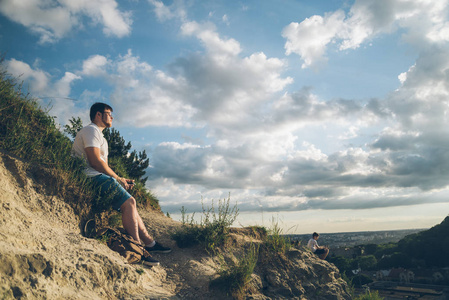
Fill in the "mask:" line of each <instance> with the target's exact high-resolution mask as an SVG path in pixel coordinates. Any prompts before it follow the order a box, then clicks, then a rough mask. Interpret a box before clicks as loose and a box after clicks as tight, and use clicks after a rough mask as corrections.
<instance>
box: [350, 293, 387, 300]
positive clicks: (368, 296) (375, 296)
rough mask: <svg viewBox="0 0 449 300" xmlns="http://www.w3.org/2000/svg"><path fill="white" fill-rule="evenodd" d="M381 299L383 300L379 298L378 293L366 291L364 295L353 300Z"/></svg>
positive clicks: (381, 298)
mask: <svg viewBox="0 0 449 300" xmlns="http://www.w3.org/2000/svg"><path fill="white" fill-rule="evenodd" d="M383 299H384V298H383V297H381V296H379V292H378V291H374V292H370V291H366V292H365V294H363V295H360V296H358V297H356V298H354V300H383Z"/></svg>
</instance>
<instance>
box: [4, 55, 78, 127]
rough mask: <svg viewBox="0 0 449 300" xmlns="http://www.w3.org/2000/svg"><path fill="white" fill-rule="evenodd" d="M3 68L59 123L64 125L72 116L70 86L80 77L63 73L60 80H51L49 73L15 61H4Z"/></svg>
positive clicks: (72, 106)
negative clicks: (47, 108)
mask: <svg viewBox="0 0 449 300" xmlns="http://www.w3.org/2000/svg"><path fill="white" fill-rule="evenodd" d="M5 66H6V69H7V70H8V73H10V74H11V75H12V76H14V77H16V78H17V79H18V80H22V81H23V82H24V84H25V85H24V87H25V88H26V89H27V90H28V92H29V93H30V94H31V95H33V96H34V97H36V98H38V99H40V101H41V104H42V105H43V106H44V107H45V106H49V107H51V111H50V113H51V115H53V116H57V117H58V118H59V119H58V121H59V122H60V123H62V124H65V123H66V122H67V120H68V119H69V118H71V117H72V116H73V113H75V111H76V110H75V103H74V100H73V99H69V96H70V92H71V86H72V84H73V83H74V82H75V81H77V80H80V79H81V77H80V76H78V75H76V74H74V73H71V72H65V74H64V76H63V77H62V78H60V79H56V80H53V78H52V76H51V75H50V74H49V73H47V72H45V71H43V70H40V69H39V68H33V67H31V66H30V65H29V64H27V63H25V62H22V61H19V60H16V59H10V60H7V61H5Z"/></svg>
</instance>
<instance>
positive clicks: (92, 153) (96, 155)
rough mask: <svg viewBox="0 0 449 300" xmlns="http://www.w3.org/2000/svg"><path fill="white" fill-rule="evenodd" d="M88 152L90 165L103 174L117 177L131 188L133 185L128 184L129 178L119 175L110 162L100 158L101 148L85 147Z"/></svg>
mask: <svg viewBox="0 0 449 300" xmlns="http://www.w3.org/2000/svg"><path fill="white" fill-rule="evenodd" d="M84 151H85V152H86V156H87V161H88V163H89V165H90V166H91V167H92V168H94V169H95V170H97V171H98V172H101V173H103V174H106V175H109V176H111V177H112V178H115V179H116V180H117V181H118V182H119V183H121V184H122V185H123V187H124V188H125V189H128V188H130V187H131V186H130V185H129V184H128V181H127V179H125V178H123V177H119V176H118V175H117V174H116V173H115V172H114V171H113V170H112V169H111V168H110V167H109V166H108V164H107V163H106V162H105V161H103V160H102V159H101V158H100V148H97V147H87V148H84Z"/></svg>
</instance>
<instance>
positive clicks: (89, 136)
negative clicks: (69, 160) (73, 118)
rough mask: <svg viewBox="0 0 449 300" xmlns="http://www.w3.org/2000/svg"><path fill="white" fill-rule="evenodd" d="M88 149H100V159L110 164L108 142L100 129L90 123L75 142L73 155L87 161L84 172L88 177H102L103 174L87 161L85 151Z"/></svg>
mask: <svg viewBox="0 0 449 300" xmlns="http://www.w3.org/2000/svg"><path fill="white" fill-rule="evenodd" d="M88 147H95V148H100V159H101V160H103V161H104V162H105V163H108V154H109V152H108V142H107V141H106V139H105V138H104V136H103V133H102V132H101V130H100V128H99V127H98V126H97V125H95V124H94V123H90V124H89V125H87V126H86V127H84V128H83V129H81V130H80V131H79V132H78V133H77V135H76V137H75V141H74V142H73V147H72V153H73V154H74V155H75V156H78V157H81V158H82V159H84V160H85V161H86V164H87V168H86V169H85V170H84V172H85V173H86V175H87V176H89V177H91V176H97V175H100V174H102V173H101V172H98V171H97V170H95V169H94V168H92V167H91V166H90V165H89V162H88V161H87V156H86V151H85V150H84V149H85V148H88Z"/></svg>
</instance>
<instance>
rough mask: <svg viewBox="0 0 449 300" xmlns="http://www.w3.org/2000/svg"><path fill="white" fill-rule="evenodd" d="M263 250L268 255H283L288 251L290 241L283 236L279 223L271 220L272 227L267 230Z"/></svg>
mask: <svg viewBox="0 0 449 300" xmlns="http://www.w3.org/2000/svg"><path fill="white" fill-rule="evenodd" d="M263 245H264V248H265V250H266V251H267V252H268V253H276V254H281V253H282V254H285V253H286V252H287V250H288V249H290V246H291V242H290V239H289V238H287V237H285V236H284V235H283V231H282V229H281V227H280V226H279V223H278V222H276V221H275V220H274V219H273V220H272V227H271V229H269V230H268V235H267V236H266V238H265V240H264V243H263Z"/></svg>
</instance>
